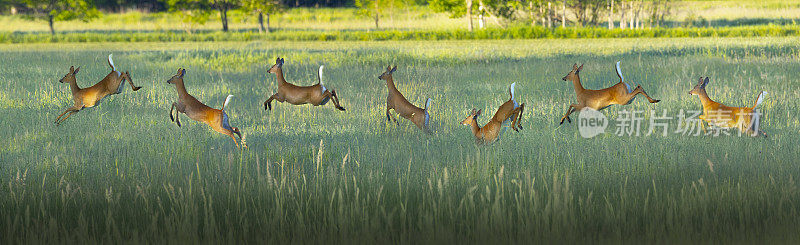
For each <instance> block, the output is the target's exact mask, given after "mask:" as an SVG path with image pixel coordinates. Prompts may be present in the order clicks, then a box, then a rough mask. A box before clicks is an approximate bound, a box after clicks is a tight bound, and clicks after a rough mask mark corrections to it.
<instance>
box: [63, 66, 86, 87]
mask: <svg viewBox="0 0 800 245" xmlns="http://www.w3.org/2000/svg"><path fill="white" fill-rule="evenodd" d="M80 70H81V68H80V67H78V69H75V67H74V66H70V67H69V72H68V73H67V75H64V77H63V78H61V80H58V82H60V83H74V82H75V81H76V80H75V74H77V73H78V71H80Z"/></svg>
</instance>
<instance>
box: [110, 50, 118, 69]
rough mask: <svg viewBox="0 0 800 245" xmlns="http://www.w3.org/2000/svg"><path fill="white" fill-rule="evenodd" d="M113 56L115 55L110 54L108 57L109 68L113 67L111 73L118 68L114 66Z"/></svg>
mask: <svg viewBox="0 0 800 245" xmlns="http://www.w3.org/2000/svg"><path fill="white" fill-rule="evenodd" d="M112 55H114V54H109V55H108V66H111V71H116V70H117V67H116V66H114V60H112V59H111V56H112Z"/></svg>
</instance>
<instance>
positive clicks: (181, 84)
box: [175, 79, 189, 97]
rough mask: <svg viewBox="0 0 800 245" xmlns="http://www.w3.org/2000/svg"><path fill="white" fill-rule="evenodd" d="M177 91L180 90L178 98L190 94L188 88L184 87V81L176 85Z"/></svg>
mask: <svg viewBox="0 0 800 245" xmlns="http://www.w3.org/2000/svg"><path fill="white" fill-rule="evenodd" d="M175 89H176V90H178V96H180V97H185V96H187V95H189V92H186V86H185V85H183V79H181V80H180V81H178V82H176V83H175Z"/></svg>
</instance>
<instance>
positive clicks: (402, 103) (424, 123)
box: [378, 66, 433, 133]
mask: <svg viewBox="0 0 800 245" xmlns="http://www.w3.org/2000/svg"><path fill="white" fill-rule="evenodd" d="M395 71H397V66H394V68H392V67H391V66H387V67H386V71H385V72H383V74H381V75H380V76H378V79H381V80H386V87H387V88H388V89H389V95H388V97H387V98H386V120H388V121H390V122H391V121H392V120H394V123H395V124H397V125H400V123H398V122H397V118H396V117H394V116H393V115H392V113H389V110H391V109H394V111H395V112H397V113H398V114H400V116H401V117H404V118H406V119H408V120H410V121H411V122H412V123H414V125H417V127H418V128H420V129H422V131H425V132H426V133H431V131H430V129H429V128H428V125H429V124H430V119H431V116H430V114H429V113H428V108H429V107H430V106H431V101H433V100H432V99H431V98H428V100H427V101H425V108H419V107H416V106H414V105H413V104H411V102H408V100H407V99H406V97H405V96H403V94H401V93H400V91H398V90H397V87H395V86H394V78H392V73H394V72H395Z"/></svg>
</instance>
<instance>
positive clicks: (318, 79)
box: [317, 65, 325, 84]
mask: <svg viewBox="0 0 800 245" xmlns="http://www.w3.org/2000/svg"><path fill="white" fill-rule="evenodd" d="M322 68H325V65H321V66H319V74H318V76H317V81H318V82H319V84H322Z"/></svg>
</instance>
